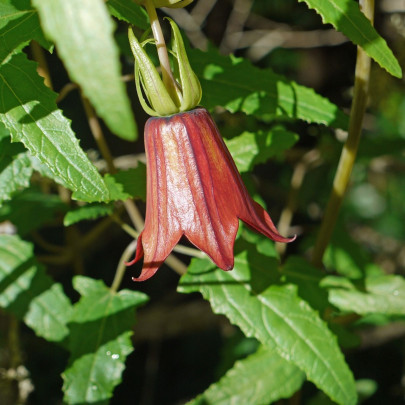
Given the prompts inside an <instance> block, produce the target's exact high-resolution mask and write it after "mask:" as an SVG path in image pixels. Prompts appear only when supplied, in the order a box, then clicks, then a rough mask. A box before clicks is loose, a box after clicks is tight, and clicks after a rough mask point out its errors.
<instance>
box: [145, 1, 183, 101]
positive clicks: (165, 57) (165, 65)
mask: <svg viewBox="0 0 405 405" xmlns="http://www.w3.org/2000/svg"><path fill="white" fill-rule="evenodd" d="M144 5H145V8H146V11H147V13H148V15H149V21H150V26H151V28H152V33H153V37H154V38H155V41H156V49H157V53H158V57H159V62H160V68H161V70H162V80H163V84H164V85H165V87H166V89H167V91H168V92H169V94H170V95H171V96H172V98H173V100H177V99H178V96H177V90H178V88H179V87H178V84H177V82H176V80H175V78H174V77H173V73H172V70H171V68H170V60H169V54H168V53H167V47H166V42H165V38H164V36H163V32H162V27H161V26H160V22H159V19H158V16H157V14H156V8H155V5H154V3H153V0H145V2H144Z"/></svg>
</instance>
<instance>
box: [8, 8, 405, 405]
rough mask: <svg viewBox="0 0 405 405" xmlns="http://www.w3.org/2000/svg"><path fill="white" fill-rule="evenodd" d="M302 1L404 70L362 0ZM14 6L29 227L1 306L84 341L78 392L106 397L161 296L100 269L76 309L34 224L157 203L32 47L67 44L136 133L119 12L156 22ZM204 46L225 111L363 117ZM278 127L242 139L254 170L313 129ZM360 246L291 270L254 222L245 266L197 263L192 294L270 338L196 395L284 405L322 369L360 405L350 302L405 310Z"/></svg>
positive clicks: (212, 90) (11, 190) (336, 246)
mask: <svg viewBox="0 0 405 405" xmlns="http://www.w3.org/2000/svg"><path fill="white" fill-rule="evenodd" d="M300 1H304V2H305V3H306V4H307V5H308V6H309V7H310V8H313V9H315V10H316V11H317V12H318V13H319V14H320V15H321V16H322V19H323V21H324V23H330V24H332V25H333V26H334V27H335V28H336V29H337V30H339V31H341V32H343V33H344V34H345V35H346V36H347V37H348V38H349V39H350V40H351V41H352V42H353V43H354V44H356V45H359V46H361V47H362V48H363V49H364V50H365V51H366V52H367V54H368V55H369V56H370V57H371V58H373V59H374V60H375V61H376V62H378V64H380V65H381V66H382V67H383V68H384V69H386V70H387V71H388V72H389V73H391V74H392V75H394V76H397V77H399V76H400V75H401V69H400V67H399V64H398V62H397V60H396V59H395V57H394V56H393V54H392V52H391V51H390V49H389V48H388V47H387V45H386V43H385V41H384V40H383V39H382V38H381V37H380V36H379V34H378V33H377V32H376V31H375V30H374V28H373V27H372V25H371V24H370V22H369V21H368V20H367V19H366V18H365V17H364V15H363V14H362V13H361V11H360V9H359V7H358V4H356V2H355V1H354V0H344V1H342V0H339V1H337V0H334V1H329V2H327V4H326V3H325V2H324V1H322V0H300ZM0 15H1V19H0V38H1V40H2V41H1V42H2V47H1V48H0V63H1V65H0V88H1V93H0V94H1V98H0V121H1V124H0V125H1V126H0V204H2V205H1V206H0V222H2V221H6V220H8V221H11V222H12V223H13V225H14V226H15V227H16V229H17V232H18V235H16V234H14V235H7V234H0V306H1V307H2V308H3V309H5V310H6V311H7V312H9V313H11V314H13V315H14V316H15V317H17V318H18V319H20V320H22V321H23V322H24V323H25V324H26V325H27V326H29V327H30V328H32V330H33V331H34V332H35V333H36V334H37V335H38V336H40V337H42V338H44V339H46V340H47V341H49V342H52V343H50V344H59V345H61V346H62V347H63V348H65V349H66V350H68V351H69V353H70V359H69V364H68V365H67V368H66V370H65V372H64V373H63V379H64V386H63V391H64V401H65V402H66V403H68V404H80V403H88V404H91V403H100V404H101V403H106V402H108V399H109V398H110V397H111V396H112V394H113V390H114V388H115V387H116V385H117V384H118V383H119V382H120V380H121V375H122V372H123V370H124V367H125V360H126V358H127V356H128V354H129V353H130V352H131V351H132V344H131V339H130V337H131V330H132V327H133V325H134V323H135V309H136V308H137V307H138V306H140V305H141V304H143V303H145V302H146V301H147V296H146V295H145V294H143V293H140V292H136V291H130V290H126V289H124V290H121V291H119V292H116V291H114V290H113V289H110V288H108V287H107V286H106V285H105V284H104V282H102V281H100V280H95V279H92V278H89V277H84V276H76V277H73V278H72V285H73V288H74V289H75V290H76V291H77V292H78V293H79V294H80V299H79V300H78V301H77V302H76V303H74V304H73V303H72V299H71V298H70V297H68V296H67V295H66V293H65V292H64V290H63V287H62V285H61V284H60V283H57V282H55V281H54V280H53V279H52V278H51V277H50V276H48V275H47V274H46V272H45V269H44V266H43V265H42V264H41V263H40V262H39V261H38V260H37V259H36V258H35V255H34V244H33V243H32V242H31V241H29V240H30V233H31V231H33V230H35V229H38V228H40V227H41V226H42V225H43V224H44V223H46V222H47V221H48V220H50V219H53V218H55V213H56V212H63V213H64V214H65V217H64V224H65V226H69V225H71V224H74V223H77V222H80V221H83V220H89V219H94V218H97V217H102V216H109V215H112V214H114V213H115V212H116V206H115V205H114V202H117V201H118V202H119V201H124V200H126V199H128V198H141V199H145V188H146V187H145V166H144V165H141V164H140V165H138V167H137V168H136V169H130V170H127V171H118V173H114V174H105V175H104V176H103V175H102V174H100V172H99V170H98V169H97V168H96V166H95V165H94V164H93V162H92V161H91V160H90V159H89V157H88V156H87V155H86V153H85V151H84V150H83V149H82V148H81V146H80V145H79V140H78V137H77V136H76V134H75V133H74V131H73V130H72V127H71V123H70V121H69V119H68V118H66V117H65V115H64V114H63V112H62V111H61V110H60V109H59V108H58V106H57V104H56V101H55V100H56V97H57V94H56V93H54V92H53V91H52V90H51V89H49V88H48V87H47V86H46V85H45V84H44V80H43V78H41V77H40V76H39V75H38V73H37V64H36V63H35V62H33V61H32V60H30V59H29V58H28V56H27V54H26V52H25V51H24V49H25V47H26V45H27V44H29V43H30V42H31V41H32V40H35V41H36V42H37V43H39V44H40V46H42V47H43V48H44V49H46V50H49V51H52V50H53V47H54V46H55V47H56V49H57V52H58V55H59V57H60V58H61V60H62V61H63V63H64V66H65V68H66V70H67V72H68V73H69V75H70V77H71V79H72V80H73V81H74V82H75V83H77V84H78V85H79V87H80V89H81V92H82V94H83V96H84V97H86V98H87V99H88V100H89V101H90V103H91V104H92V106H93V107H94V109H95V111H96V113H97V115H98V116H99V117H100V118H101V119H103V121H104V123H105V124H106V126H107V127H108V128H109V130H110V131H111V132H112V133H113V134H115V135H117V136H118V137H120V138H122V139H124V140H126V141H135V140H136V139H137V126H136V123H135V119H134V116H133V114H132V112H131V107H130V102H129V99H128V97H127V94H126V89H125V86H124V83H123V81H122V80H121V67H120V63H119V48H118V46H117V43H116V42H115V39H114V36H113V31H114V24H115V23H114V21H115V20H114V19H118V20H121V21H124V22H127V23H130V24H132V25H134V26H135V27H138V28H139V29H146V28H147V27H148V20H147V16H146V14H145V12H144V11H143V9H142V8H141V7H139V6H138V5H136V4H135V3H133V2H128V1H124V0H109V1H107V2H104V1H100V0H88V1H85V2H83V1H79V0H70V1H64V0H32V4H31V3H30V1H29V0H7V1H3V2H2V3H1V4H0ZM100 55H102V57H100ZM189 57H190V62H191V64H192V66H193V67H194V68H195V71H196V74H197V75H198V77H199V79H200V81H201V85H202V88H203V100H202V105H204V106H205V107H206V108H208V109H210V110H213V109H214V107H217V106H221V107H224V108H225V109H227V110H228V111H229V112H230V113H236V112H243V113H244V114H246V115H248V116H252V117H253V118H254V119H255V120H257V121H258V122H271V121H272V120H273V119H275V118H282V119H288V120H304V121H306V122H309V123H314V124H324V125H327V126H331V127H334V128H342V129H346V128H347V125H348V117H347V116H346V115H345V114H344V113H343V112H341V110H339V108H338V107H336V106H335V105H334V104H332V103H331V102H330V101H328V100H327V99H325V98H323V97H321V96H320V95H318V94H316V93H315V92H314V91H313V90H312V89H310V88H307V87H304V86H301V85H299V84H297V83H295V82H294V81H291V80H289V79H287V78H285V77H283V76H280V75H278V74H275V73H274V72H272V71H271V70H270V69H264V70H260V69H258V68H256V67H254V66H253V65H252V64H251V63H250V62H249V61H247V60H245V59H243V58H235V57H226V56H222V55H220V54H219V53H218V52H217V50H216V49H214V48H211V49H210V50H209V51H208V52H202V51H199V50H191V51H190V55H189ZM95 61H96V62H95ZM267 128H270V129H263V128H262V129H260V130H257V131H245V132H242V133H240V134H238V135H237V136H234V137H233V138H232V139H229V140H227V144H228V147H229V149H230V151H231V153H232V155H233V156H234V159H235V162H236V164H237V166H238V168H239V170H240V171H241V172H242V173H245V172H249V171H251V170H252V169H253V167H254V166H255V165H257V164H259V163H263V162H266V161H267V160H268V159H269V158H271V157H274V156H280V155H282V152H283V151H285V150H287V149H289V148H291V147H292V146H293V145H294V144H295V143H296V142H297V140H298V135H297V134H295V133H293V132H291V131H289V130H287V129H286V128H285V127H284V126H282V125H274V126H272V125H268V126H267ZM78 135H80V134H78ZM33 179H36V180H35V182H36V184H43V181H44V179H45V181H47V182H48V183H49V181H51V182H52V184H57V185H58V186H60V187H63V188H65V189H68V190H70V191H71V192H72V199H73V200H76V201H80V202H83V203H87V204H82V205H81V206H77V207H74V208H73V209H72V208H71V207H70V206H69V205H68V204H67V203H66V201H62V200H61V199H60V197H59V196H57V195H56V194H49V193H45V192H44V191H43V190H41V191H40V189H39V188H38V187H36V185H35V184H34V185H32V184H33V183H34V180H33ZM38 179H39V180H38ZM114 215H115V214H114ZM22 238H25V240H24V239H22ZM353 251H356V246H355V245H354V242H351V241H349V240H347V239H345V238H344V237H343V238H338V237H337V238H336V240H335V241H334V242H333V243H332V244H331V246H330V249H329V251H328V252H327V255H326V258H325V265H326V266H327V267H328V268H331V269H334V270H335V271H336V275H334V276H325V275H324V274H322V273H320V272H319V270H317V269H315V268H313V267H312V266H311V265H310V264H308V262H307V261H306V260H304V259H303V258H302V257H299V256H290V257H289V258H288V259H287V260H286V261H285V263H284V264H283V265H280V262H279V258H278V256H277V253H276V251H275V249H274V246H273V245H272V244H271V243H270V242H269V241H267V240H265V241H263V240H262V239H261V238H259V237H258V236H256V235H254V234H252V233H250V231H248V230H246V229H244V230H243V231H242V232H241V233H240V236H239V239H238V241H237V245H236V247H235V269H234V270H233V271H232V272H223V271H221V270H219V269H216V268H215V266H213V265H212V263H211V262H210V261H208V260H206V259H193V260H192V262H191V264H190V266H189V269H188V272H187V274H186V275H184V276H183V277H182V278H181V280H180V283H179V291H180V292H182V293H190V292H195V291H198V292H200V293H201V294H202V295H203V297H204V298H205V299H207V300H208V301H209V302H210V304H211V306H212V310H213V311H214V312H215V313H220V314H224V315H225V316H226V317H227V318H228V319H229V320H230V322H231V323H232V324H234V325H237V326H238V327H239V328H240V329H241V330H242V332H243V333H244V334H245V336H247V337H253V338H255V339H257V341H258V342H259V343H260V345H259V347H258V349H257V351H256V352H255V353H254V354H251V355H250V356H248V357H246V358H245V359H243V360H240V361H238V362H237V363H236V364H235V365H234V366H233V367H232V368H231V369H230V370H229V371H228V372H227V373H226V374H225V375H224V376H223V377H222V378H221V379H220V380H219V381H218V382H216V383H214V384H213V385H212V386H210V387H209V388H208V389H207V390H206V391H205V392H204V393H202V394H201V395H200V396H198V397H197V398H195V399H194V400H193V401H191V403H193V404H228V403H249V404H264V403H271V402H273V401H276V400H278V399H280V398H287V397H290V396H291V395H293V394H294V393H295V392H296V391H297V390H299V389H300V387H301V386H302V384H303V383H304V381H306V380H309V381H311V382H313V383H314V384H315V385H316V386H317V387H318V388H319V389H320V390H321V391H323V392H324V393H325V394H326V395H327V396H328V397H329V398H330V399H331V400H333V401H335V402H336V403H339V404H344V405H348V404H355V403H356V402H357V395H358V391H359V389H358V387H357V388H356V383H355V379H354V377H353V375H352V373H351V371H350V369H349V367H348V366H347V364H346V362H345V359H344V356H343V354H342V351H341V348H340V347H339V344H340V345H342V344H343V342H346V343H347V341H349V342H350V344H354V343H353V342H355V341H356V338H355V336H353V335H351V334H350V333H349V332H348V331H347V330H346V331H345V330H343V329H342V328H341V327H338V325H337V323H335V322H334V319H335V318H336V317H339V316H340V315H342V314H347V313H355V314H357V315H359V316H365V315H369V314H376V313H377V314H384V315H386V316H403V315H405V313H404V312H405V310H404V308H405V305H404V304H405V281H404V279H403V278H402V277H400V276H392V275H391V276H387V275H385V274H384V273H383V272H382V270H381V269H379V268H377V267H376V266H372V268H370V265H369V263H370V259H369V258H368V257H365V256H361V257H360V258H357V257H356V256H355V255H353V254H352V252H353ZM348 269H350V271H348ZM331 308H333V314H332V315H331V314H330V312H331ZM328 314H329V315H328ZM332 331H333V332H332Z"/></svg>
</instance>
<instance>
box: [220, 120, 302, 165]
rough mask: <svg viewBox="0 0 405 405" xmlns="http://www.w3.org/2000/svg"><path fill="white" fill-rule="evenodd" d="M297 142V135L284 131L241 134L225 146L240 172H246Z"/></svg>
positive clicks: (228, 141)
mask: <svg viewBox="0 0 405 405" xmlns="http://www.w3.org/2000/svg"><path fill="white" fill-rule="evenodd" d="M297 141H298V135H297V134H294V133H293V132H290V131H286V130H285V129H280V128H278V129H274V130H272V131H268V132H263V131H259V132H256V133H252V132H243V133H242V134H241V135H239V136H236V137H234V138H232V139H230V140H225V143H226V146H227V147H228V149H229V151H230V152H231V155H232V157H233V159H234V160H235V164H236V166H237V167H238V170H239V171H240V172H247V171H249V170H251V169H252V168H253V166H254V165H256V164H258V163H264V162H266V161H267V160H268V159H270V158H271V157H273V156H275V155H278V154H280V153H281V152H283V151H284V150H286V149H288V148H290V147H291V146H293V145H294V144H295V142H297Z"/></svg>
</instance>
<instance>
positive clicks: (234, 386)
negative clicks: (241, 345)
mask: <svg viewBox="0 0 405 405" xmlns="http://www.w3.org/2000/svg"><path fill="white" fill-rule="evenodd" d="M304 380H305V374H304V373H303V372H302V371H300V369H299V368H297V367H295V366H294V365H293V364H291V363H289V362H287V361H286V360H284V359H283V358H282V357H280V356H279V355H278V354H277V353H276V351H275V350H272V349H269V348H266V347H263V346H262V347H260V348H259V350H258V351H257V352H256V353H254V354H252V355H250V356H249V357H247V358H246V359H243V360H240V361H238V362H236V364H235V365H234V367H233V368H232V369H231V370H229V371H228V372H227V373H226V375H225V376H224V377H222V378H221V379H220V380H219V381H218V382H216V383H215V384H213V385H211V386H210V387H209V388H208V389H207V390H206V391H205V392H204V393H203V394H201V395H199V396H198V397H197V398H196V399H195V400H193V401H190V402H189V403H188V405H226V404H229V405H231V404H249V405H261V404H269V403H271V402H273V401H276V400H278V399H281V398H288V397H290V396H291V395H292V394H294V392H295V391H297V390H298V389H299V388H300V386H301V384H302V383H303V381H304Z"/></svg>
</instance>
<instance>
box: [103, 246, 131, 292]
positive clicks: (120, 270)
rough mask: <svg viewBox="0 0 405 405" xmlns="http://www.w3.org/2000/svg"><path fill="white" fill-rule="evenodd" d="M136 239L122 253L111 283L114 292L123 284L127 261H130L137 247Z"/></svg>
mask: <svg viewBox="0 0 405 405" xmlns="http://www.w3.org/2000/svg"><path fill="white" fill-rule="evenodd" d="M136 243H137V241H136V240H133V241H132V242H131V243H130V244H129V245H128V246H127V247H126V249H125V250H124V253H123V254H122V255H121V258H120V261H119V263H118V266H117V270H116V271H115V276H114V280H113V282H112V284H111V287H110V290H111V292H113V293H116V292H117V291H118V288H119V286H120V284H121V281H122V278H123V277H124V274H125V270H126V269H127V266H126V264H125V263H126V262H127V261H129V259H130V257H131V256H132V255H133V253H134V250H135V248H136Z"/></svg>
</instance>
